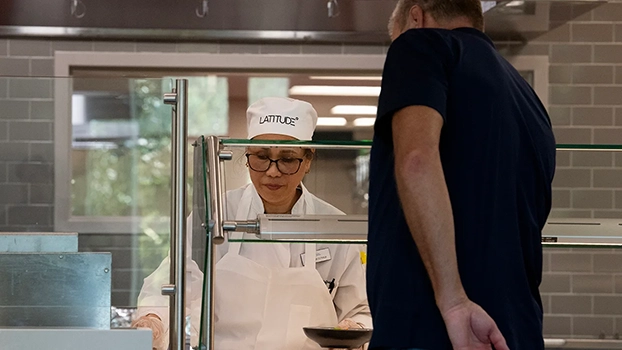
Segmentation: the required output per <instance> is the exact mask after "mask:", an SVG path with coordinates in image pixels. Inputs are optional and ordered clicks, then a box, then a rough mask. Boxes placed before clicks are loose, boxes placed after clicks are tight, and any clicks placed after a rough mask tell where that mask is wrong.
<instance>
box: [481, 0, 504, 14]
mask: <svg viewBox="0 0 622 350" xmlns="http://www.w3.org/2000/svg"><path fill="white" fill-rule="evenodd" d="M481 3H482V12H486V11H488V10H490V9H492V8H493V7H495V6H497V2H496V1H482V2H481ZM506 6H507V5H506Z"/></svg>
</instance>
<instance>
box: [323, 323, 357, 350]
mask: <svg viewBox="0 0 622 350" xmlns="http://www.w3.org/2000/svg"><path fill="white" fill-rule="evenodd" d="M336 328H338V329H357V328H359V329H361V328H365V326H364V325H363V324H360V323H357V322H355V321H354V320H352V319H351V318H346V319H344V320H343V321H341V322H339V324H338V325H337V327H336ZM364 347H365V346H361V347H360V348H357V349H353V350H363V348H364ZM330 350H338V349H332V348H331V349H330Z"/></svg>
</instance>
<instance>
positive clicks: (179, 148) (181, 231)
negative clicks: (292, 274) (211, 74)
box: [162, 79, 188, 350]
mask: <svg viewBox="0 0 622 350" xmlns="http://www.w3.org/2000/svg"><path fill="white" fill-rule="evenodd" d="M164 103H166V104H174V105H175V107H174V109H173V120H172V124H173V128H172V133H171V165H172V166H171V251H170V282H171V284H170V285H165V286H162V294H165V295H170V297H171V300H170V308H169V311H170V325H169V336H170V338H169V348H170V349H171V350H184V347H185V339H186V336H185V334H186V333H185V327H184V325H185V311H186V307H185V290H186V288H185V287H186V264H185V258H186V216H187V215H186V201H187V196H186V171H187V161H188V156H187V154H188V150H187V148H188V147H187V145H188V80H186V79H177V80H175V91H174V92H173V93H172V94H165V95H164Z"/></svg>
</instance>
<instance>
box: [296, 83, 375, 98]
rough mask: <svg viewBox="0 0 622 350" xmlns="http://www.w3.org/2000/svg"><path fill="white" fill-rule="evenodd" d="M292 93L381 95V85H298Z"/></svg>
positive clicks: (309, 94)
mask: <svg viewBox="0 0 622 350" xmlns="http://www.w3.org/2000/svg"><path fill="white" fill-rule="evenodd" d="M289 94H290V95H306V96H373V97H378V96H379V95H380V86H334V85H296V86H292V87H291V88H290V89H289Z"/></svg>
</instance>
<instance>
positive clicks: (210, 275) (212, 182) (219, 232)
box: [201, 136, 225, 350]
mask: <svg viewBox="0 0 622 350" xmlns="http://www.w3.org/2000/svg"><path fill="white" fill-rule="evenodd" d="M205 141H206V146H207V147H206V153H207V166H208V169H207V172H208V182H209V183H208V185H209V193H210V198H209V201H210V205H209V208H210V211H211V212H210V216H211V222H210V223H209V231H210V232H209V234H208V237H207V248H206V249H207V255H206V259H207V260H206V267H205V295H204V296H203V300H204V301H205V302H204V304H203V308H204V310H203V314H204V315H205V323H204V325H203V326H204V328H203V331H202V335H203V336H202V339H201V344H203V345H204V346H205V347H206V348H204V349H202V350H205V349H207V350H213V349H214V269H215V265H216V264H215V262H214V245H215V244H221V243H222V242H224V231H223V227H222V224H223V222H224V215H225V213H224V201H223V189H224V186H223V183H222V177H221V175H222V174H221V170H220V161H221V160H220V141H219V139H218V137H216V136H207V137H206V139H205Z"/></svg>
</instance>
